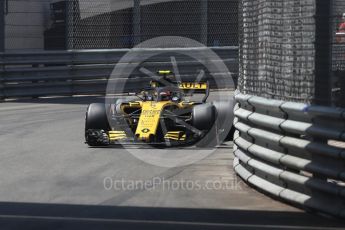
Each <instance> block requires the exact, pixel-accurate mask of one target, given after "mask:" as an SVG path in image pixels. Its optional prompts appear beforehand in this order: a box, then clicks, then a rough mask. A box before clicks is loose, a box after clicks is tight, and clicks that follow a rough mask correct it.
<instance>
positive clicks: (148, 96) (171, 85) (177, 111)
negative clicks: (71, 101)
mask: <svg viewBox="0 0 345 230" xmlns="http://www.w3.org/2000/svg"><path fill="white" fill-rule="evenodd" d="M159 74H160V75H162V77H160V79H158V80H154V81H151V82H150V84H149V87H147V88H146V89H144V90H142V91H141V92H140V93H135V94H134V95H135V96H136V97H137V98H139V99H138V100H137V99H133V100H122V99H117V100H115V99H114V102H113V103H109V104H102V103H94V104H90V105H89V107H88V109H87V112H86V121H85V140H86V143H87V144H88V145H89V146H108V145H112V144H137V143H140V144H149V145H162V146H165V147H168V146H187V145H197V146H203V147H204V146H207V147H209V146H215V145H217V144H220V143H221V142H222V141H223V140H225V139H229V138H231V135H232V132H231V130H230V128H231V125H232V122H233V115H232V111H233V104H232V101H231V100H229V101H214V102H206V101H207V98H208V97H209V91H210V89H209V84H208V82H202V83H193V82H177V81H175V80H174V75H173V74H172V72H171V71H159ZM194 93H199V94H200V93H201V94H204V97H203V98H202V99H201V101H200V102H198V101H190V100H186V96H188V95H191V94H194Z"/></svg>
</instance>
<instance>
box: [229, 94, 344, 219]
mask: <svg viewBox="0 0 345 230" xmlns="http://www.w3.org/2000/svg"><path fill="white" fill-rule="evenodd" d="M235 98H236V101H237V105H236V107H235V117H236V118H235V121H234V125H235V127H236V133H235V137H234V144H235V145H234V154H235V160H234V168H235V171H236V173H237V174H238V175H239V176H240V177H241V178H243V179H244V180H245V181H247V183H249V184H251V185H252V186H254V187H256V188H258V189H260V190H262V191H264V192H266V193H268V194H270V195H272V196H274V197H277V198H280V199H283V200H285V201H288V202H290V203H294V204H296V205H299V206H301V207H303V208H305V209H309V210H313V211H320V212H323V213H327V214H331V215H334V216H338V217H343V218H344V217H345V183H344V181H345V109H337V108H329V107H322V106H313V105H306V104H301V103H294V102H284V101H277V100H268V99H265V98H262V97H257V96H250V95H243V94H237V95H236V96H235Z"/></svg>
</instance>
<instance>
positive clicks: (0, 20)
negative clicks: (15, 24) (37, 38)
mask: <svg viewBox="0 0 345 230" xmlns="http://www.w3.org/2000/svg"><path fill="white" fill-rule="evenodd" d="M0 52H1V54H0V55H1V58H0V62H1V63H0V71H1V72H0V102H1V101H4V100H5V92H4V90H5V86H4V81H3V77H4V64H3V52H5V0H0Z"/></svg>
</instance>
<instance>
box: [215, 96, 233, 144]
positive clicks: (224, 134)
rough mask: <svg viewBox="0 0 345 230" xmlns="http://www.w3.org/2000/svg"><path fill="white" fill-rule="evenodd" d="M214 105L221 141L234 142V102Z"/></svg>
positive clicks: (216, 102)
mask: <svg viewBox="0 0 345 230" xmlns="http://www.w3.org/2000/svg"><path fill="white" fill-rule="evenodd" d="M212 104H213V105H214V107H215V108H216V112H217V118H216V123H217V124H216V125H217V129H218V130H217V133H218V136H219V141H220V142H223V141H230V140H232V139H233V135H234V129H233V128H232V125H233V122H234V101H233V100H228V101H214V102H213V103H212Z"/></svg>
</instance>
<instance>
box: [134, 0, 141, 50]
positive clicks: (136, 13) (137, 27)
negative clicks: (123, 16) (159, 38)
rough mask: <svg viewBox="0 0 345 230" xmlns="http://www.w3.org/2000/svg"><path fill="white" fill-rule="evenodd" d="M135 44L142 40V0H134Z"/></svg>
mask: <svg viewBox="0 0 345 230" xmlns="http://www.w3.org/2000/svg"><path fill="white" fill-rule="evenodd" d="M133 1H134V6H133V22H132V24H133V46H136V45H138V44H139V43H140V42H141V11H140V0H133Z"/></svg>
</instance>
